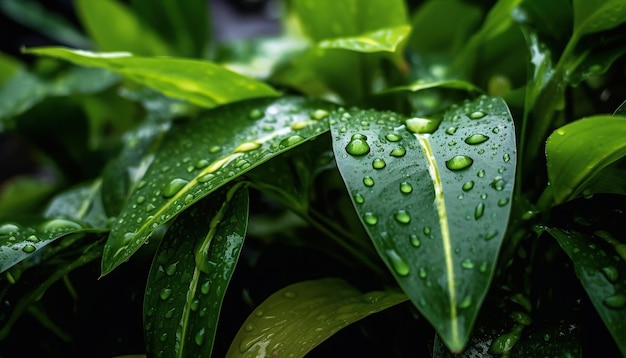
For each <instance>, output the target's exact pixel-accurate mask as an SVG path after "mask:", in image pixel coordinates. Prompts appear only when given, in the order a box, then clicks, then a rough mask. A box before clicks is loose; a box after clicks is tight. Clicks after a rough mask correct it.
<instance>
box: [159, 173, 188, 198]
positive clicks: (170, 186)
mask: <svg viewBox="0 0 626 358" xmlns="http://www.w3.org/2000/svg"><path fill="white" fill-rule="evenodd" d="M187 184H189V181H188V180H185V179H181V178H176V179H173V180H172V181H170V182H169V183H167V184H166V185H165V186H164V187H163V196H164V197H166V198H169V197H172V196H174V195H176V193H178V192H179V191H180V190H181V189H182V188H184V187H185V185H187Z"/></svg>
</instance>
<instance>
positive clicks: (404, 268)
mask: <svg viewBox="0 0 626 358" xmlns="http://www.w3.org/2000/svg"><path fill="white" fill-rule="evenodd" d="M386 253H387V257H388V258H389V261H391V266H392V267H393V270H394V271H395V272H396V273H397V274H398V275H400V276H406V275H408V274H409V271H410V270H411V268H410V267H409V264H408V263H407V262H406V261H404V259H403V258H402V257H400V255H399V254H398V252H396V250H387V251H386Z"/></svg>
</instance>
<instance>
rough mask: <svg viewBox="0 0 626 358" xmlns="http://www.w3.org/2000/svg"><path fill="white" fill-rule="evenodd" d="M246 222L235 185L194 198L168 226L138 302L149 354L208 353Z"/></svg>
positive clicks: (244, 202)
mask: <svg viewBox="0 0 626 358" xmlns="http://www.w3.org/2000/svg"><path fill="white" fill-rule="evenodd" d="M247 224H248V191H247V188H246V187H245V186H242V185H241V184H236V185H235V186H233V187H230V188H228V189H227V190H221V191H219V192H217V193H215V195H213V196H211V197H210V198H207V199H205V200H202V201H200V202H199V203H197V204H196V205H194V206H192V207H191V208H190V209H189V210H187V211H185V212H184V213H183V214H181V215H180V216H179V217H178V218H177V219H176V221H175V222H174V223H173V224H172V226H171V227H170V228H169V230H168V232H167V234H166V235H165V237H164V238H163V241H162V242H161V245H160V246H159V249H158V250H157V252H156V256H155V260H154V262H153V264H152V268H151V269H150V275H149V277H148V286H147V288H146V296H145V300H144V323H145V330H144V333H145V339H146V342H147V347H148V352H149V354H150V355H151V356H155V357H156V356H163V357H208V356H210V355H211V350H212V348H213V339H214V336H215V331H216V329H217V322H218V318H219V316H220V308H221V306H222V300H223V299H224V295H225V293H226V288H227V287H228V283H229V281H230V278H231V276H232V274H233V272H234V270H235V265H236V263H237V260H238V258H239V253H240V251H241V246H242V245H243V241H244V237H245V233H246V228H247Z"/></svg>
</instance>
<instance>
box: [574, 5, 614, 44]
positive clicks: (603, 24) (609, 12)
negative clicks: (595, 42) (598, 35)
mask: <svg viewBox="0 0 626 358" xmlns="http://www.w3.org/2000/svg"><path fill="white" fill-rule="evenodd" d="M573 5H574V36H575V37H580V36H582V35H585V34H589V33H593V32H599V31H603V30H608V29H611V28H613V27H615V26H617V25H619V24H621V23H623V22H624V21H626V5H625V4H624V2H623V1H621V0H574V2H573Z"/></svg>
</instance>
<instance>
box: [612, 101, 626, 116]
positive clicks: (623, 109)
mask: <svg viewBox="0 0 626 358" xmlns="http://www.w3.org/2000/svg"><path fill="white" fill-rule="evenodd" d="M613 115H614V116H626V101H624V102H622V104H620V105H619V107H617V109H616V110H615V112H613Z"/></svg>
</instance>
